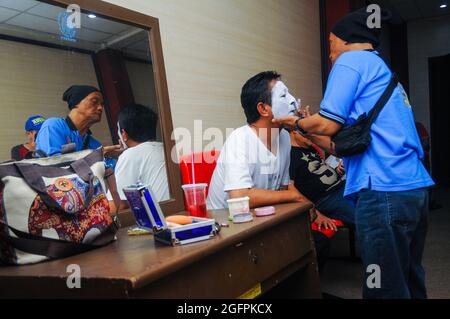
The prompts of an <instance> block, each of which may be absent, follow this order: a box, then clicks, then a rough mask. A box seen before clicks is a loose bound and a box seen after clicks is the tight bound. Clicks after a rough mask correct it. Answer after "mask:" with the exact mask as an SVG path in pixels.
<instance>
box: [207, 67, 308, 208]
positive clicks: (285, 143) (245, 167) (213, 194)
mask: <svg viewBox="0 0 450 319" xmlns="http://www.w3.org/2000/svg"><path fill="white" fill-rule="evenodd" d="M279 79H280V75H279V74H277V73H275V72H270V71H268V72H262V73H259V74H257V75H255V76H254V77H252V78H251V79H250V80H248V81H247V82H246V83H245V85H244V86H243V88H242V92H241V103H242V107H243V109H244V112H245V116H246V117H247V123H248V125H245V126H243V127H240V128H238V129H236V130H234V131H233V133H232V134H231V135H230V136H229V137H228V139H227V141H226V142H225V145H224V147H223V149H222V151H221V153H220V156H219V159H218V161H217V166H216V169H215V170H214V173H213V177H212V179H211V183H210V186H209V194H208V199H207V207H208V209H222V208H227V207H228V205H227V200H228V199H232V198H239V197H245V196H248V197H250V207H252V208H253V207H258V206H266V205H274V204H278V203H285V202H300V201H302V200H303V196H302V195H301V194H300V193H299V192H298V191H297V190H296V189H295V187H294V186H293V185H290V184H289V160H290V149H291V146H290V138H289V133H288V132H287V131H285V130H282V129H281V128H280V126H278V125H273V124H272V119H273V118H274V114H275V116H277V117H278V116H279V114H289V113H290V112H291V111H292V112H293V111H295V108H296V102H295V99H294V98H293V97H292V96H291V95H290V94H289V93H288V91H287V88H286V86H285V85H284V84H283V82H281V81H280V80H279Z"/></svg>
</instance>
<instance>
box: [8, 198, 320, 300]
mask: <svg viewBox="0 0 450 319" xmlns="http://www.w3.org/2000/svg"><path fill="white" fill-rule="evenodd" d="M309 208H310V205H309V204H286V205H279V206H277V207H276V215H274V216H270V217H263V218H255V219H254V221H253V222H251V223H245V224H232V223H230V227H229V228H225V227H224V228H222V230H221V232H220V233H219V235H218V236H217V238H214V239H211V240H207V241H203V242H198V243H193V244H188V245H185V246H178V247H171V246H164V245H161V244H159V243H156V242H155V241H154V240H153V236H151V235H146V236H139V237H134V236H128V235H127V233H126V229H121V230H120V231H119V233H118V236H117V237H118V240H117V241H116V242H114V243H112V244H110V245H108V246H106V247H103V248H100V249H97V250H94V251H90V252H87V253H84V254H81V255H77V256H73V257H70V258H66V259H61V260H55V261H50V262H44V263H40V264H36V265H27V266H15V267H0V297H2V298H5V297H6V298H10V297H12V298H14V297H20V298H134V297H139V298H183V299H187V298H236V297H239V296H241V295H242V294H244V293H245V292H247V291H248V290H250V289H252V288H254V287H261V290H262V292H263V293H264V292H265V291H268V290H270V289H271V288H272V287H274V286H276V285H277V284H278V283H280V282H281V281H282V280H284V279H286V278H288V277H289V276H291V275H292V274H294V273H296V274H297V275H296V276H294V277H290V278H289V280H295V282H293V285H292V286H293V287H295V289H293V290H291V289H290V291H289V292H287V293H288V295H289V296H290V297H299V298H300V297H306V298H320V287H319V278H318V271H317V264H316V257H315V251H314V245H313V242H312V237H311V231H310V226H309V223H308V217H309V214H308V213H307V212H308V210H309ZM227 213H228V212H227V211H214V212H210V215H211V217H214V218H216V220H217V221H219V222H227ZM71 264H77V265H79V266H80V269H81V278H82V279H81V288H74V289H69V288H68V287H67V284H66V280H67V277H68V275H70V273H68V272H67V266H68V265H71ZM299 270H301V271H299Z"/></svg>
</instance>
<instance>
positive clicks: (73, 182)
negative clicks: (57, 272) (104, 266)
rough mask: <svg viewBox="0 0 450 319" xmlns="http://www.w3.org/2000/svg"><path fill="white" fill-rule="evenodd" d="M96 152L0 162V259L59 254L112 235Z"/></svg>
mask: <svg viewBox="0 0 450 319" xmlns="http://www.w3.org/2000/svg"><path fill="white" fill-rule="evenodd" d="M104 175H105V165H104V162H103V154H102V151H101V150H100V149H99V150H94V151H92V150H86V151H82V152H77V153H72V154H66V155H60V156H55V157H49V158H41V159H33V160H24V161H20V162H12V163H6V164H0V264H9V265H11V264H12V265H17V264H30V263H36V262H40V261H44V260H48V259H56V258H64V257H68V256H71V255H74V254H78V253H81V252H84V251H87V250H90V249H93V248H97V247H101V246H104V245H106V244H108V243H110V242H112V241H113V240H115V234H116V231H117V226H116V223H115V221H113V219H112V217H111V216H110V214H109V204H108V200H107V199H106V195H105V189H106V188H105V181H104Z"/></svg>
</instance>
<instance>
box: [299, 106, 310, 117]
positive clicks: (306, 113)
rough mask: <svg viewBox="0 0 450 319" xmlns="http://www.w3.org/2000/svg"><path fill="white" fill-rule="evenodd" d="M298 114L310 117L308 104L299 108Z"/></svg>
mask: <svg viewBox="0 0 450 319" xmlns="http://www.w3.org/2000/svg"><path fill="white" fill-rule="evenodd" d="M300 114H301V115H302V117H303V118H306V117H310V116H311V111H310V106H309V105H307V106H305V107H302V108H300Z"/></svg>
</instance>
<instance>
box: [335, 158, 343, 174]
mask: <svg viewBox="0 0 450 319" xmlns="http://www.w3.org/2000/svg"><path fill="white" fill-rule="evenodd" d="M336 172H337V173H338V174H339V175H341V176H343V175H345V167H344V161H342V160H340V161H339V164H338V166H337V167H336Z"/></svg>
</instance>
